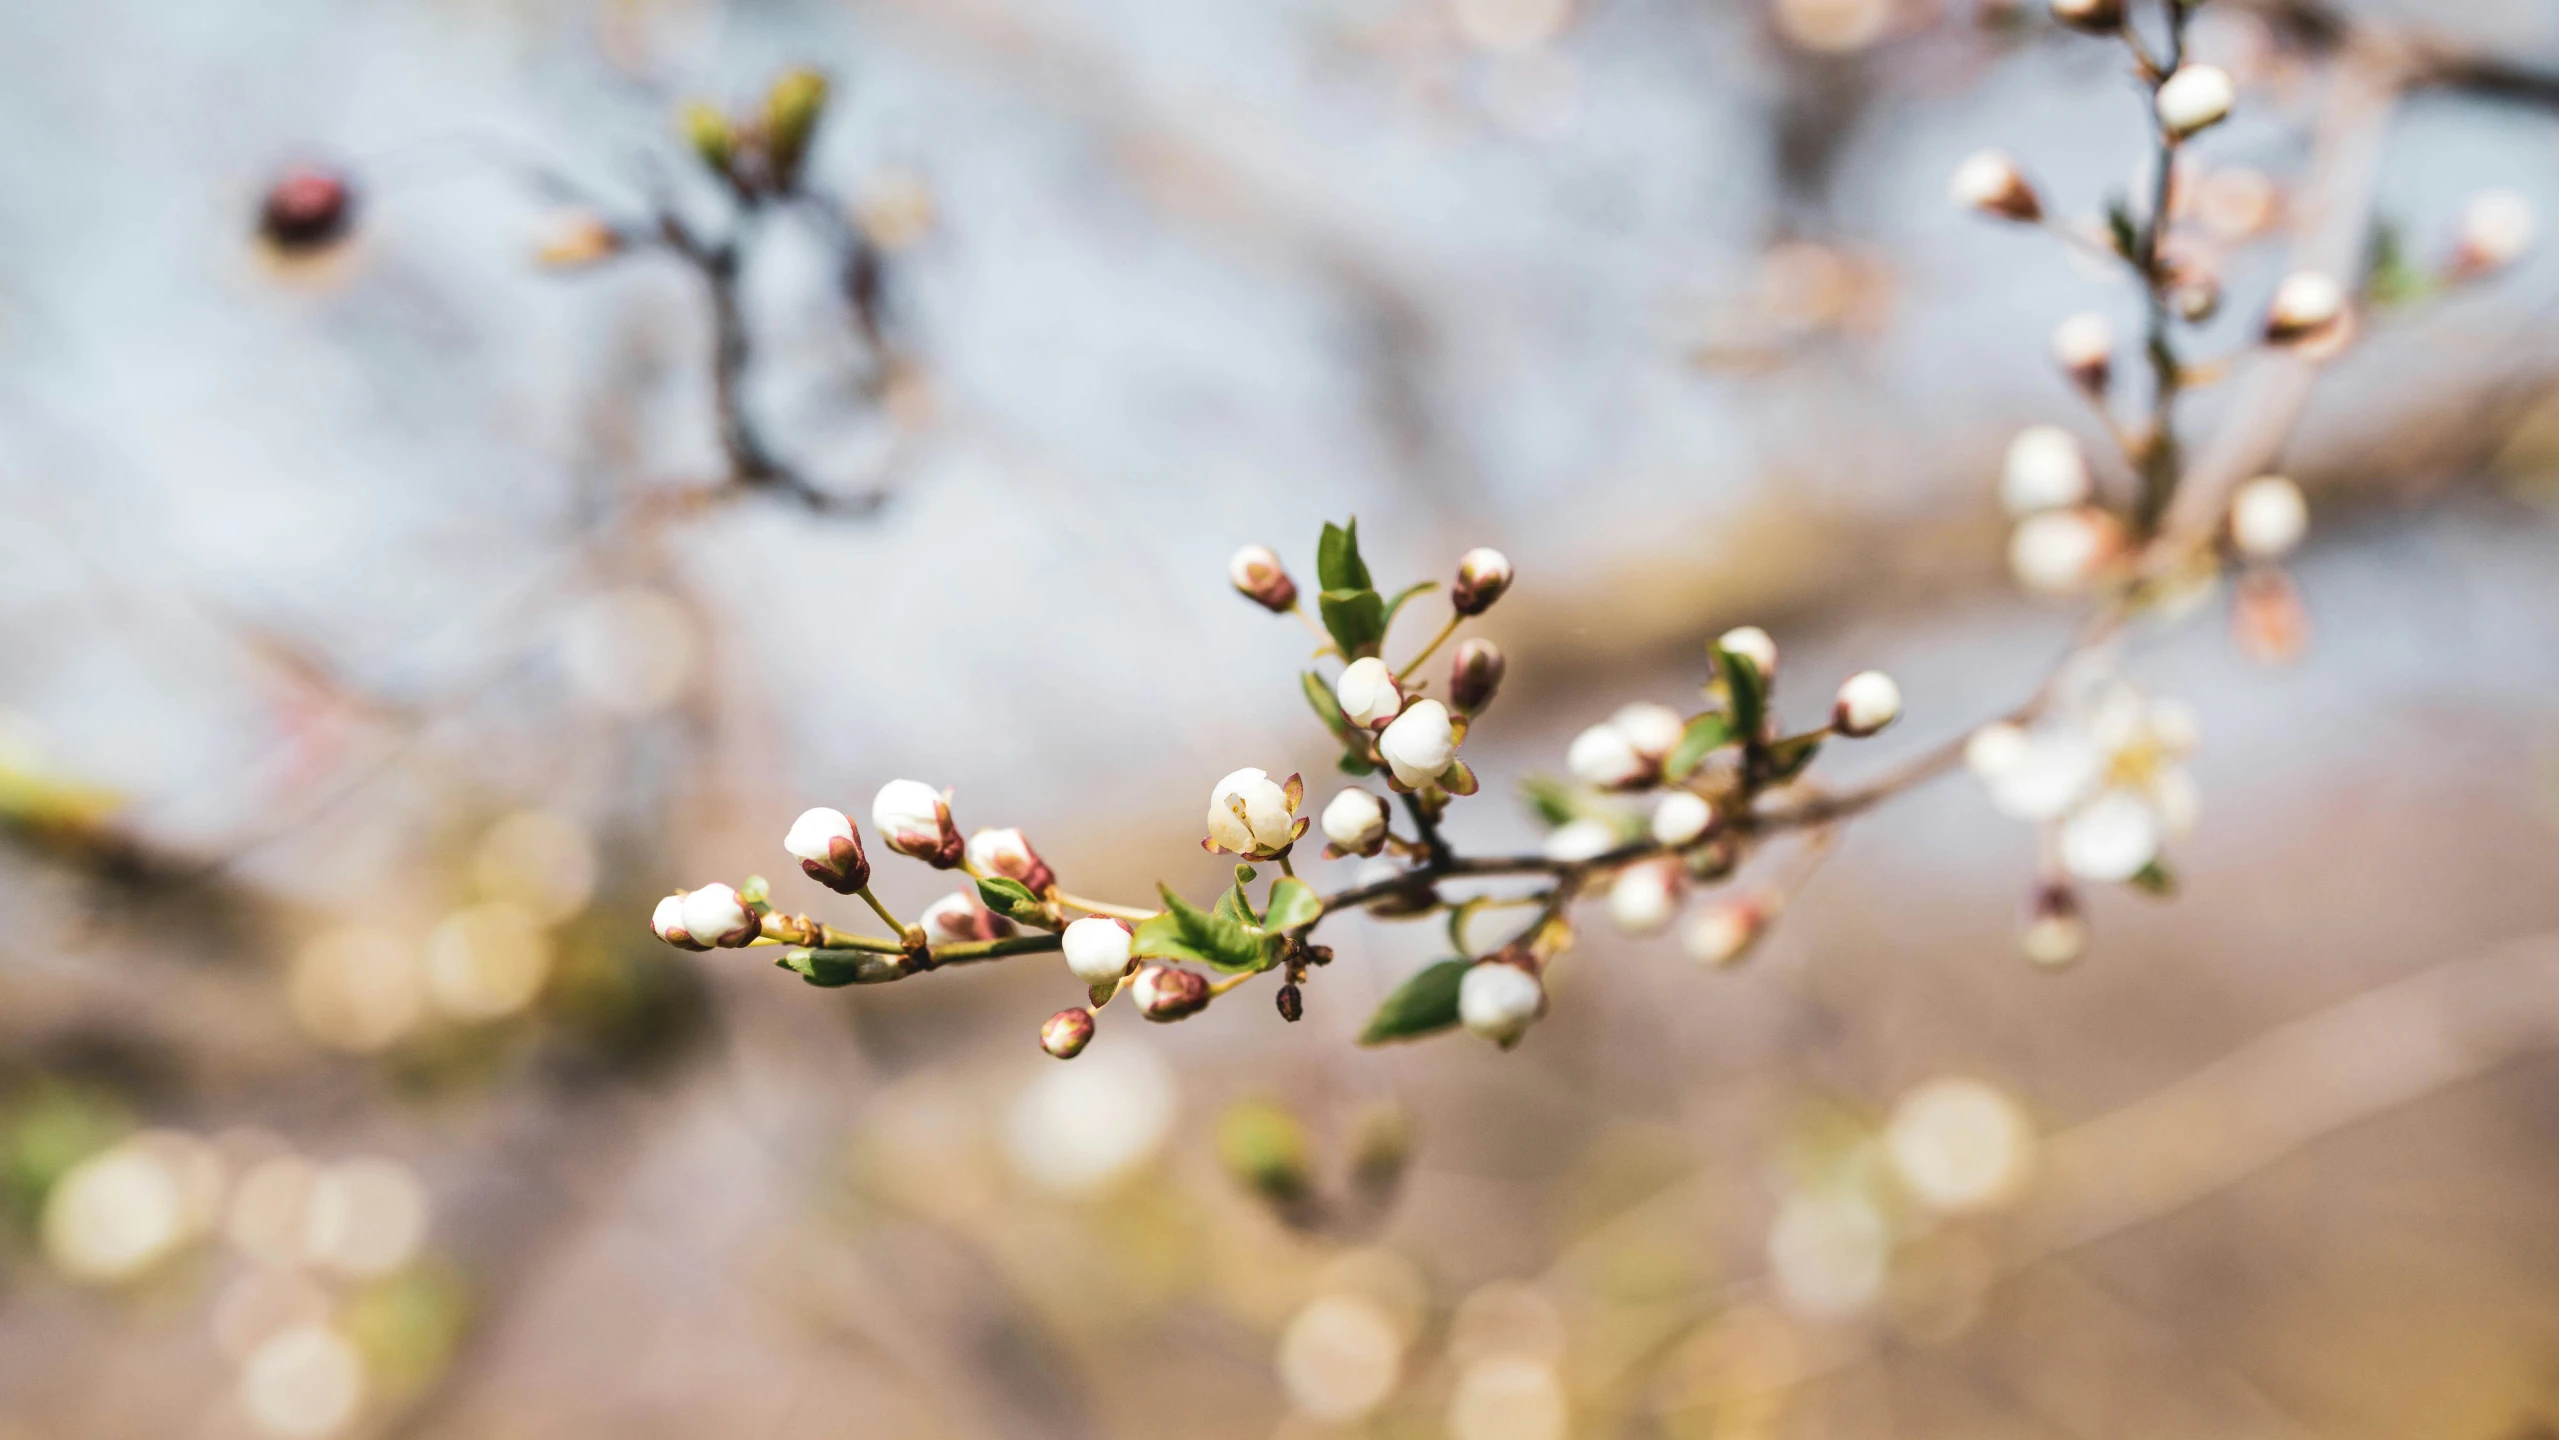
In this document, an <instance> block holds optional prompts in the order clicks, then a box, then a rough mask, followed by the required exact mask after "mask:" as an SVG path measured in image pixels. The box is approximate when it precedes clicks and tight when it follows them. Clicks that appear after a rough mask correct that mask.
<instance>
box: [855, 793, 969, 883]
mask: <svg viewBox="0 0 2559 1440" xmlns="http://www.w3.org/2000/svg"><path fill="white" fill-rule="evenodd" d="M871 827H872V828H873V829H875V830H877V831H879V832H880V839H881V840H883V841H885V842H886V843H887V845H888V847H889V848H890V849H892V850H895V851H896V852H898V853H899V854H901V855H910V856H913V857H914V858H916V859H918V860H921V861H923V862H924V863H925V864H927V865H930V866H932V867H933V868H934V869H936V870H951V869H956V868H958V866H959V863H960V858H961V856H962V855H964V854H965V853H967V846H965V845H964V844H962V843H961V840H960V831H959V827H958V826H956V825H953V824H952V823H951V805H950V802H949V801H947V800H945V799H943V798H942V792H940V791H939V790H936V789H934V788H933V787H932V786H930V785H927V784H925V783H924V782H923V781H921V780H892V781H890V782H889V783H887V784H886V785H883V786H881V787H880V793H879V794H878V795H876V796H874V797H873V798H872V800H871Z"/></svg>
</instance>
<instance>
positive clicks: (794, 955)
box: [773, 947, 900, 990]
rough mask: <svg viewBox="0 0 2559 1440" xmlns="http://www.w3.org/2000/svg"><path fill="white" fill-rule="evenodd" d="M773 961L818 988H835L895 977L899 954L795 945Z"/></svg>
mask: <svg viewBox="0 0 2559 1440" xmlns="http://www.w3.org/2000/svg"><path fill="white" fill-rule="evenodd" d="M773 963H774V964H776V965H778V966H780V967H782V968H783V969H785V970H788V971H790V972H791V973H792V974H794V975H797V976H799V977H800V978H801V979H803V980H806V981H807V982H809V983H810V984H812V985H815V986H817V987H818V988H819V989H821V990H835V989H840V988H842V987H844V986H846V985H864V984H870V983H873V982H875V981H879V980H886V979H893V978H895V976H896V975H897V973H898V967H899V964H900V957H898V956H895V955H874V954H872V953H870V952H869V951H867V950H804V949H799V948H796V947H795V948H793V949H790V950H785V951H783V952H782V958H780V959H778V960H776V961H774V962H773Z"/></svg>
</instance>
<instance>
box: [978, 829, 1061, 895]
mask: <svg viewBox="0 0 2559 1440" xmlns="http://www.w3.org/2000/svg"><path fill="white" fill-rule="evenodd" d="M968 862H969V863H970V864H971V865H974V866H976V867H977V870H978V873H979V874H981V875H1000V876H1002V877H1003V878H1005V879H1007V880H1018V881H1020V882H1021V883H1022V885H1023V887H1024V888H1025V889H1028V890H1029V891H1030V892H1031V893H1032V894H1034V895H1046V894H1048V892H1049V887H1050V886H1053V885H1055V884H1056V883H1057V872H1056V871H1054V870H1051V869H1050V868H1049V867H1048V862H1047V861H1045V860H1042V859H1041V858H1040V852H1038V851H1036V850H1034V849H1032V848H1031V842H1030V840H1029V839H1028V838H1027V837H1025V836H1024V835H1023V834H1022V832H1021V831H1019V830H1016V829H1012V828H1010V827H1008V828H1006V829H1002V830H980V831H978V832H977V833H976V834H974V835H971V836H970V837H969V843H968Z"/></svg>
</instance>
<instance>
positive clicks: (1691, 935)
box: [1679, 895, 1777, 967]
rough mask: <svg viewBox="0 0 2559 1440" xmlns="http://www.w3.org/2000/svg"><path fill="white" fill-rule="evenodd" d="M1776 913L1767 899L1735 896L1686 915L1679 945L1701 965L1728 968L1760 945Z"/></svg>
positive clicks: (1772, 903) (1773, 904)
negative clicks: (1755, 946) (1685, 922)
mask: <svg viewBox="0 0 2559 1440" xmlns="http://www.w3.org/2000/svg"><path fill="white" fill-rule="evenodd" d="M1776 914H1777V912H1776V906H1775V903H1774V902H1773V900H1771V899H1770V898H1768V897H1763V896H1756V895H1742V896H1736V897H1734V898H1733V899H1730V900H1725V901H1721V902H1719V903H1717V904H1713V905H1708V906H1706V907H1704V908H1703V909H1700V910H1699V911H1698V912H1697V913H1696V914H1694V915H1691V916H1689V917H1688V924H1687V925H1686V926H1684V927H1682V929H1681V931H1680V937H1679V938H1680V942H1681V943H1682V944H1684V945H1686V946H1687V947H1688V953H1689V954H1690V955H1691V956H1693V957H1694V958H1696V959H1697V960H1698V961H1700V962H1702V963H1704V964H1708V965H1713V966H1717V967H1721V966H1725V965H1731V964H1733V963H1735V962H1737V961H1739V960H1740V959H1741V958H1742V957H1743V956H1744V955H1747V954H1749V953H1750V948H1751V947H1752V946H1753V945H1756V944H1758V943H1759V937H1760V936H1761V935H1762V934H1764V933H1765V932H1766V931H1767V929H1768V922H1769V921H1771V920H1773V919H1775V918H1776Z"/></svg>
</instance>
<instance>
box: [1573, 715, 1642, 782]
mask: <svg viewBox="0 0 2559 1440" xmlns="http://www.w3.org/2000/svg"><path fill="white" fill-rule="evenodd" d="M1564 768H1565V769H1567V770H1570V771H1571V772H1573V778H1574V779H1576V780H1579V781H1581V782H1582V783H1583V784H1585V785H1596V786H1598V787H1600V788H1601V789H1603V790H1615V789H1621V788H1624V787H1626V786H1630V785H1638V784H1641V783H1643V782H1644V781H1645V780H1647V779H1650V778H1651V776H1652V774H1653V764H1652V762H1650V761H1648V760H1646V759H1645V758H1644V754H1643V752H1642V751H1640V750H1637V749H1636V748H1635V742H1634V741H1633V740H1631V739H1629V738H1627V735H1626V732H1625V731H1623V730H1620V729H1618V728H1617V727H1616V726H1615V725H1613V724H1609V723H1607V722H1605V721H1603V722H1602V723H1600V724H1597V725H1593V726H1592V727H1590V728H1589V729H1587V730H1584V731H1583V732H1582V733H1580V734H1579V735H1576V736H1574V737H1573V743H1572V745H1571V746H1570V748H1568V749H1566V750H1565V752H1564Z"/></svg>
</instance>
